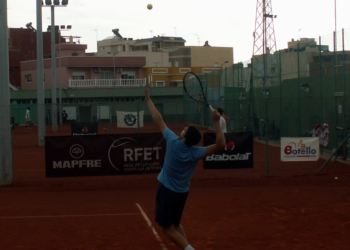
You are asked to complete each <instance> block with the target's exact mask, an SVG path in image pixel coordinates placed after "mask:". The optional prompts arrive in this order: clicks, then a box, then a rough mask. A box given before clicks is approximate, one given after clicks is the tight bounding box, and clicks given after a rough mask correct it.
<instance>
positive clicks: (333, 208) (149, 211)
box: [0, 124, 350, 250]
mask: <svg viewBox="0 0 350 250" xmlns="http://www.w3.org/2000/svg"><path fill="white" fill-rule="evenodd" d="M182 126H183V124H181V125H179V127H178V130H181V129H182ZM171 127H172V128H173V129H174V130H176V125H175V124H172V125H171ZM69 131H70V127H69V126H68V125H65V126H59V127H58V132H57V133H52V132H51V127H47V130H46V134H47V135H69ZM129 131H130V130H119V129H115V128H114V129H113V130H112V131H111V132H112V133H129ZM99 132H100V133H109V129H108V126H107V129H103V127H100V131H99ZM132 132H137V131H136V130H135V131H132ZM141 132H154V130H152V127H147V128H143V129H141ZM37 138H38V137H37V128H36V127H33V129H31V130H25V129H24V127H16V128H15V130H14V131H13V171H14V181H13V185H12V186H7V187H0V201H1V202H0V239H1V240H0V249H1V250H3V249H4V250H11V249H121V250H127V249H144V250H151V249H152V250H154V249H160V250H165V249H169V250H171V249H177V247H176V246H175V245H174V244H172V243H171V242H170V241H169V240H168V239H167V238H166V237H165V236H164V235H163V234H162V232H161V229H160V227H159V226H158V225H157V224H155V223H154V213H155V192H156V189H157V187H158V181H157V179H156V177H157V174H148V175H142V176H138V175H137V176H136V175H135V176H108V177H76V178H53V179H47V178H46V177H45V165H44V164H45V157H44V152H45V149H44V147H38V146H37V141H38V139H37ZM279 150H280V149H279V148H278V147H276V146H270V147H269V168H268V170H269V171H268V172H267V167H266V164H265V163H266V159H265V145H264V144H262V143H260V142H255V143H254V168H253V169H239V170H236V169H231V170H204V169H203V167H202V162H201V163H200V164H199V165H198V167H197V169H196V171H195V173H194V176H193V181H192V184H191V190H190V195H189V198H188V202H187V205H186V207H185V211H184V215H183V220H182V224H183V226H184V228H185V231H186V233H187V236H188V239H189V241H190V243H191V245H192V246H193V247H194V248H195V249H197V250H204V249H206V250H216V249H242V250H246V249H248V250H250V249H293V250H294V249H305V250H310V249H332V250H343V249H344V250H347V249H349V246H350V238H349V235H350V214H349V209H350V167H349V165H345V164H342V163H338V162H334V161H331V162H330V163H329V165H328V166H326V167H325V169H324V170H323V171H321V172H320V171H319V169H320V167H321V166H322V165H323V163H324V162H325V160H324V159H321V160H319V161H318V162H298V163H296V162H294V163H291V162H289V163H282V162H281V161H280V153H279ZM335 176H337V177H338V180H335V179H334V177H335ZM141 211H143V212H144V215H143V214H142V212H141ZM147 218H149V221H150V222H151V223H152V224H151V225H150V224H149V223H148V222H147ZM152 227H154V229H155V230H154V231H153V230H152ZM157 236H158V238H157Z"/></svg>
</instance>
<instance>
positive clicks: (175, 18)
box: [7, 0, 350, 63]
mask: <svg viewBox="0 0 350 250" xmlns="http://www.w3.org/2000/svg"><path fill="white" fill-rule="evenodd" d="M259 1H262V0H259ZM271 1H272V10H273V14H274V15H277V18H276V19H274V27H275V35H276V42H277V49H278V50H279V49H283V48H286V47H287V43H288V41H290V40H291V39H292V38H294V39H295V40H297V39H299V38H304V37H308V38H316V39H317V41H318V37H319V36H321V37H324V36H328V37H329V39H327V40H328V42H329V43H330V42H331V41H332V39H331V34H332V32H333V31H334V29H335V9H334V5H335V4H334V3H335V0H271ZM149 3H151V4H153V9H152V10H147V4H149ZM256 4H257V0H216V1H213V0H211V1H209V0H175V1H170V0H69V4H68V7H60V8H58V7H57V8H55V23H56V25H72V30H71V31H63V32H62V35H65V36H69V35H73V36H80V37H81V39H80V43H82V44H87V45H88V49H87V51H88V52H96V50H97V49H96V47H97V46H96V41H97V39H98V40H103V39H104V38H106V37H108V36H112V35H113V33H112V29H115V28H119V33H120V34H121V35H122V36H123V37H127V38H134V39H139V38H150V37H151V36H158V35H160V36H161V35H164V36H178V37H182V38H183V39H185V40H186V45H187V46H190V45H203V44H204V42H205V41H209V44H210V45H211V46H218V47H233V49H234V62H235V63H236V62H240V61H247V60H249V59H250V58H251V56H252V53H253V42H254V40H253V36H252V34H253V32H254V30H255V16H256ZM336 6H337V12H336V16H337V30H341V29H342V28H344V29H345V32H346V34H348V33H349V35H348V36H347V41H348V44H349V45H347V46H346V49H348V50H350V15H349V14H348V13H347V12H349V10H350V0H336ZM7 7H8V16H7V18H8V26H9V27H10V28H20V27H24V28H25V25H26V24H27V23H29V22H32V23H33V27H35V28H36V27H37V25H36V0H7ZM50 16H51V12H50V8H42V20H43V21H42V22H43V30H45V31H46V29H47V26H48V25H50V22H51V18H50ZM327 40H326V39H324V40H323V41H327Z"/></svg>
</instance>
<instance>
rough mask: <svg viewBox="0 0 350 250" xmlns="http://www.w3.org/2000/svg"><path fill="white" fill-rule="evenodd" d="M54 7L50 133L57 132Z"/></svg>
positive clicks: (53, 9) (52, 7) (53, 14)
mask: <svg viewBox="0 0 350 250" xmlns="http://www.w3.org/2000/svg"><path fill="white" fill-rule="evenodd" d="M55 31H56V29H55V6H54V5H51V84H52V85H51V87H52V88H51V99H52V101H51V105H52V109H51V117H52V132H57V97H56V45H55Z"/></svg>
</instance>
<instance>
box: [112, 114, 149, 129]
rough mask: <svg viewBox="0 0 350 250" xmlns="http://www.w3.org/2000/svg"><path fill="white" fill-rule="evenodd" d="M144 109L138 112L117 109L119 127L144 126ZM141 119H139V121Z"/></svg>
mask: <svg viewBox="0 0 350 250" xmlns="http://www.w3.org/2000/svg"><path fill="white" fill-rule="evenodd" d="M143 114H144V111H143V110H142V111H140V112H138V114H137V112H124V111H117V127H118V128H138V126H140V127H143ZM137 119H139V121H137Z"/></svg>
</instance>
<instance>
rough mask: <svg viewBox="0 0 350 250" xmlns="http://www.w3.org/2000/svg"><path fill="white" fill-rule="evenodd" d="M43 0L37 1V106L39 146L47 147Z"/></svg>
mask: <svg viewBox="0 0 350 250" xmlns="http://www.w3.org/2000/svg"><path fill="white" fill-rule="evenodd" d="M41 6H42V0H36V22H37V32H36V48H37V52H36V53H37V78H38V81H37V98H38V101H37V105H38V145H39V146H40V147H43V146H45V133H46V127H45V92H44V53H43V31H42V20H41V19H42V14H41V13H42V10H41Z"/></svg>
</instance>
